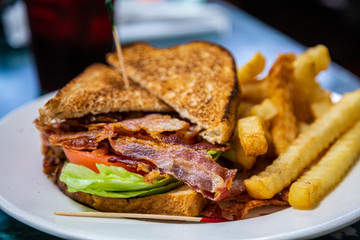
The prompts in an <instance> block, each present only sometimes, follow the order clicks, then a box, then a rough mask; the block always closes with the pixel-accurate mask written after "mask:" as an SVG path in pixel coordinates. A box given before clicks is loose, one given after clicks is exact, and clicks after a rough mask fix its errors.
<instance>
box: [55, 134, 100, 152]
mask: <svg viewBox="0 0 360 240" xmlns="http://www.w3.org/2000/svg"><path fill="white" fill-rule="evenodd" d="M100 131H101V130H93V131H86V132H77V133H65V134H52V135H50V137H49V142H50V144H51V145H54V146H62V147H65V148H70V149H75V150H83V149H88V150H95V149H97V147H98V146H99V142H98V141H97V135H98V134H99V132H100Z"/></svg>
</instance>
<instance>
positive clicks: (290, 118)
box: [268, 54, 297, 154]
mask: <svg viewBox="0 0 360 240" xmlns="http://www.w3.org/2000/svg"><path fill="white" fill-rule="evenodd" d="M294 59H295V56H294V55H293V54H283V55H280V56H279V57H278V59H277V60H276V61H275V63H274V65H273V67H272V68H271V70H270V72H269V76H268V81H269V95H271V101H272V102H273V103H274V105H275V106H276V109H277V114H276V116H275V117H274V118H273V119H272V120H271V124H272V128H271V134H272V136H273V142H274V145H275V149H276V153H277V154H280V153H282V152H284V151H285V150H286V149H287V147H288V146H289V145H290V144H291V143H292V142H293V141H294V139H295V138H296V134H297V128H296V118H295V116H294V110H293V105H292V101H291V97H290V87H289V83H290V82H292V81H293V80H292V78H293V66H292V63H293V60H294Z"/></svg>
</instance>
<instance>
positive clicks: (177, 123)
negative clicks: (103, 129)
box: [113, 114, 189, 136]
mask: <svg viewBox="0 0 360 240" xmlns="http://www.w3.org/2000/svg"><path fill="white" fill-rule="evenodd" d="M113 125H114V127H115V128H123V129H125V130H127V131H131V132H137V131H140V130H145V131H146V132H147V133H148V134H149V135H152V136H154V135H157V134H159V133H161V132H173V131H179V130H183V129H188V128H189V123H187V122H185V121H182V120H179V119H177V118H171V117H170V116H168V115H161V114H148V115H146V116H145V117H142V118H135V119H128V120H124V121H121V122H118V123H113Z"/></svg>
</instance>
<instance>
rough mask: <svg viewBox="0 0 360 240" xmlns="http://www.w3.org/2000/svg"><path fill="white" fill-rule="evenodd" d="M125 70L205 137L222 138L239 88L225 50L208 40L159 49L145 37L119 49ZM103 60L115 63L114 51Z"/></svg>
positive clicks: (228, 129)
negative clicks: (192, 124) (198, 129)
mask: <svg viewBox="0 0 360 240" xmlns="http://www.w3.org/2000/svg"><path fill="white" fill-rule="evenodd" d="M123 55H124V61H125V65H126V70H127V73H128V75H129V76H130V77H131V78H132V79H133V80H134V81H135V82H137V83H139V84H140V85H141V86H142V87H144V88H146V89H147V90H148V91H149V92H151V93H152V94H154V95H155V96H157V97H158V98H160V99H161V100H163V101H164V102H165V103H167V104H168V105H169V106H171V107H172V108H173V109H175V110H176V111H177V112H178V113H179V114H180V115H181V116H182V117H184V118H186V119H188V120H190V121H191V122H193V123H196V124H197V125H199V126H200V127H201V128H202V129H204V131H202V132H201V136H202V137H203V138H204V139H206V140H207V141H209V142H211V143H215V142H217V143H221V144H222V143H224V142H226V141H227V140H228V139H229V138H230V137H231V134H232V132H233V129H234V126H235V112H236V102H237V101H238V99H239V98H238V96H239V90H238V83H237V77H236V66H235V62H234V59H233V57H232V56H231V54H230V53H229V52H228V51H227V50H226V49H224V48H222V47H220V46H219V45H216V44H213V43H209V42H203V41H198V42H190V43H188V44H183V45H177V46H174V47H170V48H166V49H159V48H155V47H152V46H150V45H148V44H146V43H136V44H131V45H128V46H126V47H125V48H124V50H123ZM107 61H108V63H110V64H111V65H113V66H114V67H116V68H118V69H119V61H118V58H117V55H116V54H108V55H107Z"/></svg>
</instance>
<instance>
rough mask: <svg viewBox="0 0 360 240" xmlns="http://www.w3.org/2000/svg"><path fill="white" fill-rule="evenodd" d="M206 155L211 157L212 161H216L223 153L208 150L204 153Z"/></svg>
mask: <svg viewBox="0 0 360 240" xmlns="http://www.w3.org/2000/svg"><path fill="white" fill-rule="evenodd" d="M206 153H207V154H210V155H211V157H212V158H213V159H214V161H216V160H218V158H219V157H220V155H221V154H222V153H224V152H223V151H213V150H209V151H206Z"/></svg>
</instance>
